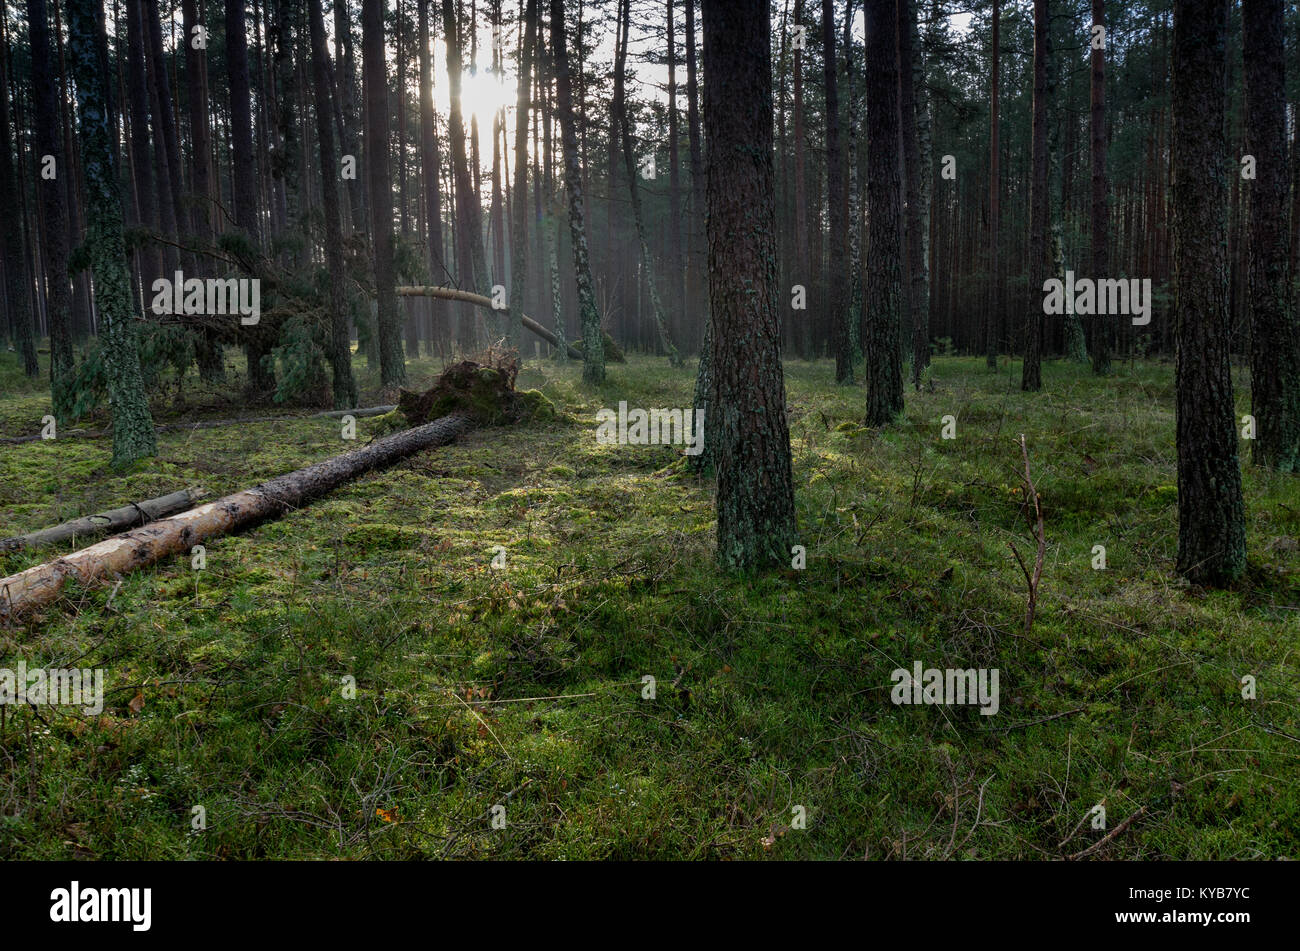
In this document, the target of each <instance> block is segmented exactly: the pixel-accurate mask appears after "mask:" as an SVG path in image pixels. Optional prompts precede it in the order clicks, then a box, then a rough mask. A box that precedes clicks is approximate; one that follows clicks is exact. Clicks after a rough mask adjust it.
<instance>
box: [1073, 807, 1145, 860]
mask: <svg viewBox="0 0 1300 951" xmlns="http://www.w3.org/2000/svg"><path fill="white" fill-rule="evenodd" d="M1146 811H1147V807H1146V806H1143V807H1142V808H1140V809H1138V811H1137V812H1135V813H1133V815H1131V816H1129V817H1128V818H1127V819H1125V820H1124V821H1123V822H1121V823H1120V824H1119V825H1117V826H1116V827H1115V828H1113V829H1111V830H1110V831H1109V832H1107V833H1106V834H1105V835H1104V836H1102V837H1101V838H1100V839H1098V840H1097V841H1096V842H1094V843H1093V844H1092V845H1090V846H1088V847H1087V848H1086V849H1084V850H1083V851H1082V852H1075V853H1074V854H1073V855H1071V856H1068V858H1069V861H1071V862H1073V861H1074V860H1075V859H1081V858H1083V857H1085V856H1088V855H1091V854H1092V853H1093V852H1096V851H1097V850H1098V849H1100V848H1101V847H1102V846H1104V845H1106V844H1108V843H1110V842H1113V841H1114V840H1115V839H1116V838H1117V837H1118V836H1119V835H1120V834H1121V833H1123V831H1124V830H1125V829H1127V828H1128V827H1129V826H1130V825H1132V824H1133V820H1134V819H1139V818H1141V817H1142V816H1144V815H1146Z"/></svg>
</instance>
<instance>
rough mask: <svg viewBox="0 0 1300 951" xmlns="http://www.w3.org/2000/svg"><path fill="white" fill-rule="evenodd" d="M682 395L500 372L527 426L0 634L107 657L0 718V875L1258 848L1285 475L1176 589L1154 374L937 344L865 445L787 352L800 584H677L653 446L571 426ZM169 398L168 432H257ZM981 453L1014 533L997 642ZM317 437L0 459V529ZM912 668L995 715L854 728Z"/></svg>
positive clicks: (1214, 852) (874, 714)
mask: <svg viewBox="0 0 1300 951" xmlns="http://www.w3.org/2000/svg"><path fill="white" fill-rule="evenodd" d="M437 369H438V367H437V366H435V365H434V364H433V363H432V362H431V361H429V360H427V359H426V360H420V361H415V362H413V363H412V365H411V371H412V376H413V382H419V383H427V382H429V381H430V380H431V379H432V377H433V375H434V374H435V373H436V371H437ZM692 374H693V371H692V370H691V369H690V368H687V369H683V370H672V369H670V368H669V367H668V366H667V365H666V361H663V360H651V359H648V358H644V357H632V358H631V362H630V363H629V364H628V365H626V366H612V367H611V368H610V376H609V380H608V382H607V383H606V384H605V385H604V386H603V387H602V388H600V389H599V390H588V389H585V388H583V387H582V386H581V384H580V380H579V377H580V368H578V367H576V366H574V365H569V366H567V367H560V366H556V365H554V364H549V363H548V364H544V365H537V364H535V363H534V364H531V365H530V368H528V369H526V370H525V371H524V372H523V373H521V376H520V380H519V385H520V387H521V388H525V387H537V388H538V389H540V390H542V392H544V393H545V394H546V395H547V396H548V397H549V398H550V399H551V400H552V401H553V402H554V403H555V405H556V407H557V409H559V410H560V412H561V415H560V418H559V419H557V420H556V421H555V422H552V423H547V424H544V425H535V426H528V427H519V428H501V429H492V430H481V431H478V432H475V433H473V434H471V435H470V436H469V437H467V438H465V439H463V440H462V441H460V442H459V443H458V444H456V445H454V446H450V447H446V448H442V449H438V450H434V451H430V452H427V453H424V454H421V455H419V456H417V457H414V458H412V459H409V460H407V461H406V462H404V463H402V464H400V465H398V466H396V467H395V468H393V469H391V470H388V471H386V472H382V473H377V474H373V475H371V476H369V477H366V478H363V479H360V480H358V481H356V482H354V483H352V484H349V485H347V486H345V487H343V488H341V489H340V490H338V491H336V492H335V493H333V494H332V495H330V496H328V497H326V498H325V499H323V500H321V501H319V502H317V503H315V504H314V505H312V506H311V507H310V508H309V509H306V510H304V511H300V512H297V513H294V514H292V515H290V516H288V517H286V518H284V519H282V520H279V521H276V522H272V523H268V524H265V525H263V526H261V527H259V528H257V529H254V530H252V531H249V532H247V533H244V534H241V535H237V536H233V537H227V538H223V539H220V540H215V541H213V542H211V543H210V544H209V545H208V546H207V568H206V569H205V570H203V571H194V570H192V569H191V567H190V560H189V558H188V557H176V558H173V559H168V560H166V561H164V562H163V563H161V564H159V565H157V566H155V567H153V568H150V569H147V570H144V571H140V572H137V573H135V574H132V575H131V576H129V577H127V578H124V579H122V582H121V585H120V587H118V588H117V590H116V593H115V594H114V593H113V591H114V585H113V584H104V585H96V586H93V587H91V588H89V589H77V590H69V591H68V592H66V597H65V598H64V599H63V600H62V601H61V602H60V603H58V604H57V605H56V606H55V607H54V608H52V609H49V610H46V611H45V612H43V613H42V614H41V615H40V616H38V617H35V618H30V619H27V620H26V621H25V622H24V623H22V624H21V625H20V626H16V627H13V628H10V629H0V667H13V666H15V665H16V664H17V662H18V661H19V660H25V661H26V663H27V665H28V667H29V668H31V667H36V666H42V665H43V666H50V667H55V666H78V667H102V668H104V669H105V671H106V699H105V703H106V706H105V710H104V712H103V713H102V714H101V715H99V716H98V717H86V716H84V715H83V714H82V713H80V712H79V711H77V710H70V709H68V708H50V707H46V708H43V709H42V710H39V711H34V710H33V709H32V708H5V709H4V711H3V719H2V720H0V858H2V859H58V858H68V857H85V858H111V859H141V858H169V859H181V858H225V859H251V858H315V859H323V858H336V857H343V858H421V857H430V858H438V857H502V858H504V857H510V858H569V859H584V858H715V859H716V858H732V859H754V858H764V857H769V858H832V859H834V858H860V857H867V858H873V859H883V858H918V859H920V858H946V857H953V858H980V859H994V858H1004V859H1041V858H1054V857H1060V856H1066V855H1072V854H1075V853H1078V852H1082V851H1084V850H1085V849H1088V848H1089V847H1091V846H1093V845H1094V844H1097V843H1101V840H1102V839H1103V837H1105V836H1106V835H1107V834H1108V833H1109V832H1111V831H1113V830H1115V828H1116V827H1117V826H1118V825H1119V824H1120V823H1121V822H1122V821H1123V820H1125V819H1126V818H1128V817H1130V816H1132V815H1134V814H1135V813H1139V811H1140V812H1141V814H1140V815H1139V816H1138V818H1136V819H1135V821H1133V822H1132V823H1131V825H1130V826H1129V827H1128V828H1126V829H1124V830H1123V831H1122V832H1121V833H1120V834H1117V835H1115V836H1113V837H1112V838H1110V839H1108V840H1107V841H1105V842H1104V843H1102V844H1100V846H1099V847H1098V848H1096V849H1095V850H1094V851H1093V852H1091V853H1090V856H1091V857H1095V858H1107V859H1137V858H1147V859H1150V858H1179V859H1225V858H1241V859H1245V858H1277V857H1283V856H1289V857H1292V858H1294V857H1296V856H1297V851H1298V849H1297V830H1298V829H1300V785H1298V784H1297V777H1298V776H1300V771H1298V770H1297V766H1298V765H1300V709H1298V708H1297V693H1298V685H1300V618H1298V617H1297V609H1298V607H1300V573H1298V571H1297V562H1298V561H1300V558H1297V541H1296V539H1297V537H1298V536H1300V480H1297V479H1295V478H1294V477H1281V476H1277V475H1273V474H1269V473H1265V472H1261V471H1259V470H1256V469H1254V468H1253V467H1250V466H1246V468H1245V488H1246V500H1247V518H1248V538H1249V545H1250V557H1251V568H1250V572H1249V575H1248V577H1247V579H1246V580H1245V581H1243V582H1242V583H1241V584H1240V585H1238V586H1237V587H1236V588H1234V589H1233V590H1229V591H1205V590H1200V589H1196V588H1189V587H1187V586H1186V585H1185V584H1184V583H1182V582H1181V581H1180V580H1179V579H1178V577H1177V575H1176V573H1175V571H1174V564H1173V559H1174V555H1175V547H1176V533H1177V524H1176V519H1177V516H1176V498H1177V489H1176V475H1175V470H1174V463H1175V454H1174V443H1173V407H1172V402H1173V400H1172V396H1173V371H1172V366H1171V365H1169V364H1155V363H1152V364H1137V365H1131V366H1122V367H1120V368H1118V369H1117V372H1116V373H1115V374H1114V375H1113V376H1112V377H1110V378H1107V379H1103V380H1099V379H1095V378H1093V377H1092V376H1091V375H1090V374H1089V373H1088V372H1087V371H1086V370H1085V369H1082V368H1078V367H1073V366H1070V365H1068V364H1064V363H1052V364H1049V365H1047V366H1046V367H1045V369H1044V384H1045V390H1044V392H1043V393H1041V394H1034V395H1026V394H1022V393H1020V392H1019V390H1018V389H1017V385H1018V380H1019V372H1018V365H1016V364H1012V365H1011V366H1010V367H1008V366H1006V365H1005V364H1004V366H1003V368H1002V371H1001V372H1000V373H998V374H990V373H988V372H987V371H986V370H984V368H983V361H982V358H976V359H962V358H941V359H938V360H937V361H936V363H935V366H934V368H933V371H932V374H931V377H932V380H933V387H932V389H927V390H926V391H924V392H921V393H919V394H914V393H912V392H911V391H910V390H909V392H908V394H907V408H906V412H905V415H904V416H903V417H902V418H901V419H900V420H899V421H898V423H897V425H895V426H893V427H891V428H889V429H887V430H884V431H872V430H866V429H863V428H861V427H860V426H859V425H858V420H860V418H861V413H862V406H863V401H864V396H863V391H862V389H861V387H857V388H848V389H843V388H837V387H835V386H834V385H833V375H832V374H833V368H832V367H831V365H830V364H829V363H825V362H822V363H815V364H808V363H803V362H798V361H792V362H790V363H789V364H787V383H788V388H789V395H790V405H791V440H792V450H793V457H794V475H795V485H796V498H797V504H798V512H799V523H800V530H801V533H802V538H801V543H802V544H803V545H805V546H806V548H807V567H806V568H805V569H804V570H794V569H790V570H785V571H779V572H775V573H771V574H769V575H766V576H761V577H732V576H728V575H725V574H722V573H720V572H719V571H718V570H717V569H716V568H715V567H714V565H713V561H712V547H713V521H712V517H713V510H712V498H711V494H712V491H711V487H710V485H709V484H708V483H707V482H701V481H698V480H697V479H695V478H694V477H693V476H692V475H691V474H689V472H688V471H687V470H686V468H685V467H684V465H683V462H682V457H681V456H680V454H679V451H678V450H674V449H672V448H668V447H639V446H604V445H598V444H597V442H596V439H595V435H594V430H595V420H594V415H595V412H596V410H597V409H599V408H601V407H605V406H616V405H617V403H618V401H619V400H620V399H626V400H627V401H628V402H629V405H631V406H645V407H650V406H688V405H690V403H689V401H690V395H691V392H692V388H693V382H694V381H693V375H692ZM1244 382H1245V381H1244V380H1242V381H1239V386H1238V412H1239V414H1244V413H1246V412H1247V411H1248V394H1247V390H1246V387H1245V386H1244V385H1242V384H1244ZM361 383H362V385H363V389H367V390H368V391H369V393H368V395H369V397H370V399H369V402H379V400H378V398H377V396H378V393H377V387H376V380H375V379H374V378H373V375H369V376H368V375H366V373H365V372H364V371H363V373H362V379H361ZM187 386H188V387H189V389H188V390H187V399H188V401H189V402H188V404H187V409H186V418H201V417H204V416H207V417H214V418H215V417H223V416H231V415H239V414H241V413H243V412H247V413H248V414H249V415H261V414H264V413H265V410H255V409H253V408H251V407H239V406H238V402H237V400H236V399H235V397H234V396H233V390H232V391H230V392H229V393H221V392H216V391H204V390H202V389H195V388H194V387H196V386H197V384H196V383H195V382H194V381H192V380H190V381H187ZM0 393H2V394H3V395H2V396H0V435H13V434H21V433H29V432H36V431H38V430H39V428H40V422H39V420H40V417H41V416H42V415H43V414H44V413H46V412H48V411H49V409H48V403H49V401H48V395H47V394H46V393H45V392H44V390H43V388H42V383H41V381H36V382H34V383H29V382H28V381H25V380H23V378H22V377H21V375H20V373H19V372H18V370H17V363H16V361H15V359H14V356H13V355H12V354H0ZM164 402H170V400H169V401H160V402H159V409H160V412H159V413H158V417H159V420H160V421H168V420H170V419H172V418H173V416H174V415H175V413H174V412H169V413H164V412H161V407H162V406H163V405H164ZM945 415H952V416H955V417H956V438H955V439H951V440H947V439H942V438H940V430H941V425H942V424H941V418H942V417H943V416H945ZM102 422H103V421H102V420H100V421H94V420H92V421H89V422H83V423H79V424H78V425H80V426H85V427H86V428H97V427H98V425H100V424H102ZM357 427H358V442H359V443H360V442H364V441H365V440H366V439H368V438H369V436H370V435H371V434H372V433H373V432H374V431H375V429H376V428H377V424H376V423H375V421H374V420H365V419H363V420H359V421H358V423H357ZM1020 433H1024V434H1025V436H1026V439H1027V442H1028V446H1029V452H1030V457H1031V461H1032V465H1033V472H1034V479H1035V482H1036V484H1037V487H1038V490H1039V492H1040V493H1041V495H1042V498H1043V504H1044V508H1045V518H1046V532H1047V550H1046V559H1045V567H1044V573H1043V582H1042V587H1041V591H1040V598H1039V606H1038V616H1037V620H1036V621H1035V623H1034V626H1033V628H1032V631H1031V632H1030V633H1029V634H1028V635H1026V634H1025V631H1024V628H1023V623H1024V613H1025V594H1026V592H1025V582H1024V578H1023V576H1022V575H1021V573H1020V569H1019V567H1018V566H1017V564H1016V562H1015V559H1014V558H1013V556H1012V554H1011V552H1010V551H1009V550H1008V547H1007V543H1008V541H1015V542H1016V544H1017V545H1018V546H1019V548H1020V550H1021V551H1022V552H1029V551H1032V547H1031V542H1030V539H1029V537H1028V535H1027V532H1026V528H1025V522H1024V518H1023V515H1022V503H1023V498H1024V494H1023V488H1022V479H1021V459H1020V451H1019V447H1018V444H1017V439H1018V435H1019V434H1020ZM347 445H348V444H344V443H342V442H341V440H340V438H339V423H338V421H337V420H320V419H292V420H285V421H281V422H273V423H258V424H250V425H246V426H241V427H234V428H222V429H209V430H200V431H195V432H179V431H173V432H164V433H161V434H160V435H159V454H158V457H157V458H156V459H151V460H145V461H143V462H142V463H139V464H137V465H136V466H134V467H132V468H130V469H128V470H126V471H113V470H110V469H109V467H108V463H109V446H108V443H107V441H106V440H105V439H86V438H81V439H78V438H75V437H73V436H64V437H63V438H60V439H58V440H55V441H52V442H33V443H27V444H23V445H16V446H3V447H0V535H8V534H15V533H19V532H22V531H30V530H34V529H37V528H41V527H44V526H47V525H52V524H54V523H56V522H59V521H62V520H64V519H67V518H70V517H73V516H75V515H78V514H84V513H88V512H92V511H97V510H99V509H101V508H105V507H111V506H114V505H120V504H123V503H124V502H126V501H128V500H135V499H141V498H146V497H150V496H154V495H159V494H162V493H164V492H167V491H172V490H174V489H176V488H179V487H182V486H185V485H190V484H195V483H197V484H201V485H203V486H205V487H206V488H207V489H208V490H209V491H210V492H211V493H213V494H214V495H215V494H221V493H225V492H228V491H232V490H235V489H238V488H243V487H247V486H250V485H252V484H254V483H255V482H257V481H259V480H261V479H264V478H267V477H269V476H272V475H275V474H279V473H282V472H285V471H288V470H290V469H293V468H296V467H298V466H301V465H304V464H307V463H309V462H312V461H315V460H318V459H321V458H324V457H326V456H328V455H330V454H332V453H335V452H337V451H340V449H342V448H346V446H347ZM498 545H500V546H504V548H505V550H506V566H505V568H504V569H494V568H493V567H491V564H490V562H491V560H492V558H493V555H494V546H498ZM1095 545H1104V546H1105V548H1106V559H1107V568H1106V570H1104V571H1100V570H1094V569H1093V567H1092V560H1093V557H1094V556H1093V548H1094V546H1095ZM49 556H50V553H49V552H44V553H41V552H37V553H30V552H28V553H21V554H8V555H0V574H9V573H12V572H14V571H18V570H21V569H23V568H25V567H28V566H29V565H32V564H36V563H38V562H40V561H42V560H44V559H45V558H46V557H49ZM916 660H919V661H922V662H923V664H924V666H927V667H959V668H969V667H996V668H998V669H999V671H1000V688H1001V706H1000V710H999V712H998V714H997V715H996V716H981V715H980V714H979V711H978V708H977V707H973V706H951V707H943V706H896V705H894V704H893V703H891V701H890V688H891V687H892V682H891V679H890V672H891V671H892V670H893V669H895V668H897V667H904V668H910V667H911V665H912V662H913V661H916ZM647 674H649V675H653V676H654V677H655V678H656V685H655V692H656V697H655V699H654V700H649V699H643V696H642V693H643V690H644V689H645V687H644V685H643V682H642V678H643V676H644V675H647ZM1247 675H1249V676H1252V677H1254V678H1255V680H1256V684H1257V691H1258V693H1257V698H1256V699H1253V700H1249V699H1244V698H1243V696H1242V686H1241V679H1242V678H1243V677H1244V676H1247ZM346 678H355V683H356V688H355V698H353V699H349V698H348V696H349V691H348V684H349V681H348V680H347V679H346ZM38 713H39V716H38ZM1098 804H1102V805H1104V807H1105V810H1106V817H1107V819H1106V826H1105V829H1094V828H1092V823H1091V822H1090V821H1089V819H1090V811H1091V810H1093V807H1094V806H1096V805H1098ZM498 805H500V806H504V813H502V812H501V811H500V810H494V808H493V807H494V806H498ZM195 807H202V810H203V816H204V818H205V820H206V828H205V829H203V830H202V831H196V830H195V829H194V828H193V825H194V824H195V822H196V819H195ZM795 807H802V812H803V814H804V815H806V828H798V825H799V824H800V823H798V822H794V821H792V820H793V818H794V817H795V816H796V815H797V812H798V811H797V810H796V809H795ZM502 814H503V815H504V818H505V828H504V829H501V828H494V827H493V821H492V820H493V818H494V816H500V815H502ZM792 825H793V826H795V827H794V828H791V826H792Z"/></svg>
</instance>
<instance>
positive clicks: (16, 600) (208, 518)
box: [0, 413, 478, 620]
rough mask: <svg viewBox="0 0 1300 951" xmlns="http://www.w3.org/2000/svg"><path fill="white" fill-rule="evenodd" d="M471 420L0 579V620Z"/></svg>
mask: <svg viewBox="0 0 1300 951" xmlns="http://www.w3.org/2000/svg"><path fill="white" fill-rule="evenodd" d="M476 425H478V423H477V421H476V420H475V419H474V418H473V417H472V416H470V415H468V414H464V413H456V414H452V415H449V416H443V417H441V418H439V419H435V420H434V421H433V422H431V423H426V424H425V425H423V426H418V427H416V428H414V429H406V430H403V431H401V432H398V433H394V434H393V435H391V436H386V437H384V438H383V439H377V440H375V441H374V442H373V443H371V444H370V445H368V446H364V447H362V448H360V449H354V450H352V451H351V452H346V453H343V454H342V455H340V456H334V457H332V458H330V459H326V460H324V461H323V462H318V463H316V464H314V465H310V466H307V467H306V468H304V469H299V470H297V471H296V472H290V473H288V474H286V475H282V476H279V477H277V478H275V479H272V480H270V481H269V482H263V483H262V484H261V485H258V486H256V487H255V488H252V489H245V490H244V491H242V492H236V493H234V494H233V495H227V496H226V497H225V498H221V499H217V500H216V501H215V502H209V503H208V504H206V505H200V506H198V507H197V508H192V509H190V510H189V511H187V512H182V513H180V514H179V515H173V516H172V517H170V518H165V519H162V520H160V521H156V522H150V523H149V524H147V525H145V526H143V527H142V528H137V529H134V530H133V531H129V532H125V533H123V534H120V535H114V536H113V537H112V538H107V539H105V540H104V541H102V542H99V543H97V544H95V545H91V546H90V547H88V548H83V549H81V550H80V551H77V552H74V553H72V554H70V555H66V556H64V557H63V558H58V559H55V560H54V561H49V562H46V563H45V564H42V565H36V566H35V567H33V568H28V569H27V570H26V571H22V572H19V573H18V574H16V575H11V576H9V577H8V578H0V620H9V619H12V618H15V617H17V616H18V615H20V614H24V613H26V612H29V611H32V610H34V609H36V608H40V607H43V606H45V605H47V604H49V603H50V602H51V601H53V600H54V599H55V598H57V597H58V596H59V592H60V591H62V590H63V586H64V585H65V584H66V583H67V582H68V581H69V579H72V580H76V581H80V582H81V583H82V584H86V583H89V582H91V581H95V580H97V579H102V578H108V577H112V576H113V575H120V574H126V573H127V572H130V571H134V570H136V569H137V568H143V567H145V566H147V565H151V564H153V563H155V562H157V561H158V560H159V559H162V558H166V557H167V556H168V555H175V554H178V553H180V552H184V551H189V550H190V548H191V547H192V546H194V545H200V544H202V543H203V542H205V541H207V540H208V539H211V538H216V537H219V536H221V535H226V534H229V533H231V532H234V531H238V530H239V529H242V528H246V527H248V526H251V525H253V524H256V523H258V522H261V521H265V520H267V519H273V518H279V517H280V516H281V515H284V514H285V513H286V512H289V511H291V510H293V509H296V508H299V507H301V506H303V505H304V504H306V503H308V502H310V501H312V500H313V499H316V498H319V497H320V496H322V495H325V494H326V493H327V492H330V491H331V490H333V489H335V488H337V487H338V486H340V485H342V484H343V483H344V482H347V481H349V480H351V479H355V478H356V477H357V476H360V475H362V474H364V473H366V472H369V471H371V470H373V469H380V468H383V467H385V466H389V465H392V464H393V463H394V462H397V461H398V460H400V459H402V458H404V457H406V456H409V455H411V454H413V453H416V452H419V451H420V450H422V449H430V448H433V447H435V446H443V445H446V444H447V443H450V442H452V441H453V440H455V439H456V438H457V437H459V436H461V435H463V434H465V433H467V432H469V431H470V430H471V429H473V428H474V427H475V426H476Z"/></svg>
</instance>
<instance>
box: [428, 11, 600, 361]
mask: <svg viewBox="0 0 1300 951" xmlns="http://www.w3.org/2000/svg"><path fill="white" fill-rule="evenodd" d="M444 2H449V0H444ZM566 47H567V44H566V42H565V37H564V0H551V63H552V66H553V68H554V70H555V107H556V111H557V112H558V113H559V119H560V141H561V143H562V145H563V149H564V187H565V190H566V191H567V192H568V195H569V234H570V235H571V237H572V239H573V241H572V243H573V270H574V273H575V276H576V278H577V283H578V311H579V313H580V315H581V320H582V324H581V326H582V380H583V382H584V383H602V382H604V380H605V342H604V340H603V339H601V335H600V313H599V311H597V310H596V295H595V292H594V290H593V289H592V284H591V264H590V262H589V260H588V258H587V229H586V225H585V223H584V221H583V215H584V212H583V199H582V168H581V166H580V165H579V164H578V130H577V125H576V123H575V122H574V118H573V92H572V88H571V80H570V78H569V53H568V50H567V48H566Z"/></svg>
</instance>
